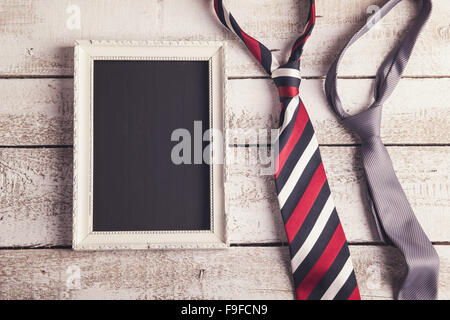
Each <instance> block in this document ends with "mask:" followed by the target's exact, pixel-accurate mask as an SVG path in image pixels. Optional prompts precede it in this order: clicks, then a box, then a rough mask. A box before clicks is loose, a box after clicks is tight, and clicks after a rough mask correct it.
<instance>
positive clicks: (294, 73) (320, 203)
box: [214, 0, 360, 300]
mask: <svg viewBox="0 0 450 320" xmlns="http://www.w3.org/2000/svg"><path fill="white" fill-rule="evenodd" d="M214 9H215V11H216V14H217V16H218V18H219V20H220V21H221V22H222V24H223V25H224V26H225V27H227V28H228V29H229V30H231V31H233V32H234V33H235V34H236V35H237V36H238V37H239V38H241V39H242V41H243V42H244V43H245V45H246V46H247V48H248V49H249V50H250V52H251V53H252V55H253V56H254V57H255V58H256V59H257V60H258V61H259V62H260V63H261V64H262V66H263V68H264V69H265V70H266V71H267V73H269V74H270V75H271V76H272V78H273V79H274V81H275V84H276V86H277V87H278V91H279V94H280V101H281V115H280V127H279V137H278V144H279V153H278V155H277V170H276V173H275V182H276V188H277V192H278V201H279V204H280V208H281V214H282V216H283V221H284V224H285V230H286V234H287V238H288V240H289V250H290V253H291V265H292V273H293V277H294V285H295V290H296V295H297V299H299V300H306V299H312V300H319V299H324V300H333V299H335V300H359V299H360V295H359V291H358V286H357V283H356V278H355V273H354V271H353V265H352V262H351V259H350V253H349V250H348V245H347V241H346V239H345V235H344V231H343V229H342V226H341V223H340V221H339V217H338V215H337V212H336V209H335V206H334V203H333V199H332V197H331V194H330V188H329V185H328V182H327V178H326V175H325V170H324V167H323V164H322V159H321V157H320V153H319V145H318V143H317V139H316V137H315V134H314V129H313V127H312V124H311V121H310V119H309V116H308V113H307V111H306V109H305V106H304V105H303V102H302V100H301V99H300V97H299V86H300V71H299V68H300V56H301V54H302V51H303V46H304V44H305V42H306V40H307V39H308V37H309V36H310V34H311V31H312V29H313V27H314V23H315V6H314V0H310V11H309V19H308V23H307V25H306V27H305V29H304V32H303V34H302V35H301V36H300V37H299V38H298V39H297V40H296V41H295V43H294V45H293V48H292V52H291V56H290V58H289V61H288V63H286V64H284V65H281V66H280V64H279V63H278V61H277V60H276V58H275V57H274V56H273V55H272V53H271V51H270V50H269V49H267V47H265V46H264V45H263V44H262V43H260V42H258V41H257V40H255V39H254V38H252V37H251V36H249V35H248V34H246V33H245V32H244V31H243V30H242V29H241V28H240V27H239V25H238V23H237V22H236V20H235V19H234V17H233V16H232V15H231V14H230V13H229V12H228V10H227V9H226V8H225V7H224V5H223V1H222V0H215V1H214Z"/></svg>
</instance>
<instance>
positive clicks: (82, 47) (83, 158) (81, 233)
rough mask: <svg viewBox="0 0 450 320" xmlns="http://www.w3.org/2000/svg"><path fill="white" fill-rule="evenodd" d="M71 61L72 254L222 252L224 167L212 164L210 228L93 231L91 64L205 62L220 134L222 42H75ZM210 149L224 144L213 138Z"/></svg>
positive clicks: (213, 115) (214, 125) (214, 120)
mask: <svg viewBox="0 0 450 320" xmlns="http://www.w3.org/2000/svg"><path fill="white" fill-rule="evenodd" d="M74 56H75V58H74V60H75V61H74V175H73V242H72V247H73V249H74V250H117V249H189V248H225V247H227V246H228V243H227V239H226V217H225V208H224V171H223V164H216V163H212V164H211V165H210V181H211V183H210V184H211V185H210V190H211V203H210V204H211V229H210V230H199V231H192V230H190V231H171V230H160V231H108V232H103V231H102V232H95V231H93V214H94V213H93V206H92V201H93V125H94V124H93V93H94V91H93V90H94V89H93V63H94V61H95V60H98V59H103V60H104V59H110V60H178V61H179V60H188V61H192V60H202V61H208V62H209V78H210V79H209V83H210V88H209V90H210V99H209V100H210V103H209V104H210V124H211V126H212V128H214V129H218V130H221V132H223V128H224V120H223V114H224V109H225V92H226V91H225V86H226V77H225V73H224V69H225V68H224V65H225V61H224V60H225V43H223V42H215V41H214V42H150V41H146V42H134V41H131V42H124V41H91V40H83V41H77V43H76V45H75V55H74ZM211 147H212V148H211V150H219V149H220V148H221V149H222V150H221V151H222V153H224V150H223V141H217V140H214V139H213V138H212V139H211Z"/></svg>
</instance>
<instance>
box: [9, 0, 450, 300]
mask: <svg viewBox="0 0 450 320" xmlns="http://www.w3.org/2000/svg"><path fill="white" fill-rule="evenodd" d="M227 2H228V6H229V8H230V10H232V11H233V13H234V15H235V16H236V17H237V18H238V20H239V21H240V22H241V24H242V26H243V28H244V29H245V30H246V31H247V32H248V33H249V34H252V35H254V36H255V37H257V38H258V39H260V40H261V41H263V42H264V43H265V44H266V45H267V46H268V47H269V48H271V49H273V50H274V52H275V54H277V55H278V56H279V57H280V58H282V57H284V54H285V53H286V52H287V50H288V47H289V45H290V44H291V43H292V41H293V40H294V39H295V38H296V35H298V33H299V32H301V30H302V29H303V21H304V20H305V17H306V7H307V5H306V4H307V1H299V0H278V1H273V0H247V1H245V2H244V1H238V0H228V1H227ZM384 2H385V0H347V1H340V0H321V1H318V2H317V27H316V29H315V30H314V34H313V36H312V37H311V39H310V41H309V42H308V45H307V46H306V49H305V53H304V58H303V60H302V67H301V71H302V75H303V76H304V77H305V79H304V80H303V82H302V84H301V92H302V96H303V99H304V101H305V104H306V107H307V109H308V111H309V112H310V116H311V118H312V121H313V123H314V126H315V128H316V131H317V133H318V138H319V142H320V144H321V152H322V156H323V159H324V164H325V168H326V171H327V174H328V177H329V181H330V186H331V189H332V191H333V197H334V199H335V202H336V206H337V209H338V212H339V214H340V217H341V220H342V223H343V226H344V229H345V231H346V234H347V237H348V240H349V242H350V243H351V246H350V250H351V252H352V259H353V262H354V264H355V268H356V274H357V278H358V282H359V285H360V289H361V292H362V295H363V298H367V299H391V298H392V296H393V290H394V288H396V286H397V284H398V282H399V280H400V279H401V275H402V270H403V262H402V259H401V257H400V256H399V254H398V252H397V251H396V250H394V249H392V248H389V247H386V246H384V245H382V244H381V243H380V241H379V238H378V236H377V234H376V232H375V229H374V224H373V220H372V217H371V216H370V213H369V211H368V210H367V203H366V201H365V199H364V177H363V173H362V168H361V165H360V159H359V154H358V148H359V146H358V144H359V141H358V139H356V138H355V137H354V136H353V135H351V134H350V133H349V132H348V131H347V130H346V129H345V128H344V127H343V126H342V125H341V124H340V123H339V122H338V121H336V119H335V117H334V116H333V114H332V113H331V112H330V110H329V108H328V106H327V104H326V101H325V98H324V95H323V91H322V90H323V89H322V87H323V81H324V76H325V74H326V71H327V69H328V67H329V65H330V63H331V62H332V61H333V59H334V58H335V57H336V54H337V53H338V51H339V49H340V48H341V47H342V46H343V45H344V42H345V41H346V40H347V39H348V38H349V37H350V36H351V35H352V34H353V33H354V32H355V31H356V30H357V29H358V27H359V26H361V25H362V24H363V23H364V21H365V20H366V19H367V17H368V13H367V12H368V8H369V7H370V6H372V5H382V4H383V3H384ZM415 3H416V2H415V1H412V0H408V1H402V3H400V4H399V5H398V7H397V8H396V9H395V10H394V11H393V12H392V13H391V14H389V15H388V16H387V17H386V19H385V20H383V22H382V24H381V25H382V27H381V26H380V27H376V28H375V29H374V30H372V31H371V32H370V33H369V34H368V35H367V36H366V37H365V38H364V39H362V41H361V42H359V43H358V44H356V45H355V46H354V47H352V48H351V49H350V51H349V53H348V55H347V56H346V57H345V58H344V60H343V63H342V67H341V74H342V77H341V79H340V80H339V91H340V92H341V96H342V98H343V101H344V105H345V107H346V108H347V109H348V110H350V111H352V112H355V111H357V110H361V109H363V108H365V107H367V105H368V104H369V103H370V101H371V91H372V86H373V77H374V75H375V72H376V69H377V66H378V65H379V63H380V61H381V59H382V58H383V56H384V55H385V54H386V53H387V52H389V50H390V48H392V47H393V45H394V44H395V41H396V40H398V39H399V37H401V35H402V34H403V31H404V30H406V29H407V28H408V26H409V24H410V23H411V18H412V17H413V16H414V15H415V8H416V6H417V5H416V4H415ZM72 4H75V5H78V6H79V7H80V9H81V29H80V30H70V29H68V28H67V27H66V21H67V18H68V17H69V15H68V14H67V13H66V9H67V7H68V6H69V5H72ZM434 7H435V8H434V11H433V14H432V18H431V20H430V22H429V24H428V25H427V27H426V28H425V29H424V32H423V35H422V36H421V38H420V39H419V41H418V44H417V47H416V50H415V51H414V54H413V57H412V58H411V61H410V63H409V65H408V67H407V70H406V73H405V77H404V79H403V80H402V81H401V82H400V84H399V87H398V88H397V90H396V91H395V93H394V95H393V96H392V97H391V99H390V100H389V101H388V102H387V103H386V105H385V108H384V114H383V125H382V136H383V140H384V142H385V143H386V144H387V145H388V150H389V152H390V155H391V157H392V159H393V162H394V167H395V169H396V172H397V174H398V176H399V179H400V181H401V183H402V185H403V187H404V189H405V192H406V194H407V196H408V198H409V200H410V201H411V205H412V206H413V208H414V210H415V213H416V215H417V217H418V219H419V220H420V222H421V224H422V226H423V227H424V229H425V231H426V232H427V234H428V235H429V237H430V239H431V240H432V241H433V243H434V244H435V245H436V248H437V250H438V253H439V255H440V257H441V277H440V298H441V299H449V298H450V246H449V244H450V232H449V231H450V221H449V219H448V217H449V216H448V214H449V209H450V170H449V169H450V164H449V161H448V158H449V153H450V135H449V131H450V130H449V129H450V113H449V112H448V110H449V109H448V108H449V106H450V92H449V90H448V89H449V84H450V64H449V63H448V57H449V55H450V41H449V40H450V25H449V24H448V19H447V17H448V16H449V14H450V2H449V1H448V0H435V1H434ZM180 20H182V21H183V23H180ZM76 39H98V40H102V39H114V40H175V41H176V40H224V41H226V42H227V43H228V55H227V62H226V72H227V75H228V79H229V82H228V101H227V109H226V115H225V118H226V120H225V121H226V123H225V125H226V128H227V129H233V132H234V134H231V135H230V136H229V141H228V144H229V146H228V147H227V154H228V156H230V155H234V159H235V160H238V162H237V163H236V161H235V162H234V163H230V164H228V165H227V167H226V186H225V187H226V211H227V215H228V234H229V238H230V241H231V244H232V247H231V248H229V249H226V250H191V251H137V252H84V253H81V252H73V251H71V250H70V244H71V226H72V218H71V206H72V174H73V172H72V128H73V121H72V118H73V105H72V101H73V93H72V91H73V79H72V78H73V53H72V48H73V43H74V41H75V40H76ZM0 45H1V48H2V50H1V51H0V128H1V130H0V298H4V299H13V298H19V299H27V298H42V299H50V298H63V299H83V298H118V299H123V298H130V299H134V298H137V299H181V298H193V299H207V298H213V299H218V298H225V299H230V298H242V299H264V298H271V299H291V298H293V289H292V284H291V280H290V276H289V272H290V270H289V261H288V252H287V247H286V246H285V245H284V244H285V241H286V239H285V235H284V232H283V229H282V224H281V218H280V214H279V208H278V205H277V202H276V197H275V192H274V184H273V179H272V178H271V177H270V176H262V175H261V174H260V169H261V166H260V165H258V163H257V155H258V152H260V151H262V150H260V148H258V145H257V144H258V143H260V142H261V141H258V140H257V139H256V137H254V136H252V134H250V130H249V129H269V128H275V127H276V126H277V123H278V114H277V109H278V102H277V99H278V98H277V94H276V90H275V87H274V85H273V84H272V82H271V80H270V79H268V77H267V76H266V75H265V74H264V73H263V70H262V69H261V68H260V67H259V66H258V65H257V64H256V63H255V62H254V61H253V60H252V58H251V57H250V56H249V54H248V52H247V51H246V49H244V48H243V46H242V44H241V43H240V42H239V41H237V39H236V38H235V37H234V36H233V35H231V34H230V33H229V32H226V31H225V30H224V29H223V28H222V27H221V25H220V24H219V23H218V22H217V19H216V18H215V16H214V14H213V10H212V3H211V1H210V0H163V1H157V0H89V1H88V0H75V1H68V0H39V1H22V0H7V1H2V2H1V3H0ZM243 260H245V261H247V262H248V263H246V264H242V263H241V262H242V261H243ZM149 261H152V263H149ZM111 265H114V266H115V268H111ZM74 270H75V272H78V271H79V274H80V282H79V283H75V285H73V283H71V282H70V277H71V275H72V274H73V272H74Z"/></svg>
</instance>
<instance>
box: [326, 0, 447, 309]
mask: <svg viewBox="0 0 450 320" xmlns="http://www.w3.org/2000/svg"><path fill="white" fill-rule="evenodd" d="M400 1H401V0H390V1H388V2H387V3H386V4H385V5H384V6H383V7H382V8H381V9H380V10H379V11H378V12H377V13H376V14H374V15H373V16H372V17H371V18H370V19H369V20H368V21H367V23H366V25H364V26H363V27H362V28H361V29H360V30H359V31H358V32H357V33H356V34H355V35H354V36H353V37H352V38H351V40H350V41H349V42H348V43H347V45H346V46H345V47H344V49H343V50H342V52H341V53H340V55H339V57H338V58H337V60H336V61H335V62H334V64H333V65H332V66H331V69H330V71H329V72H328V75H327V79H326V81H325V92H326V95H327V99H328V102H329V104H330V106H331V107H332V109H333V111H334V112H335V113H336V114H337V115H338V117H340V118H341V119H342V120H343V123H344V124H345V125H347V126H348V127H349V128H351V129H352V130H354V131H355V132H356V133H357V134H358V135H359V136H360V138H361V152H362V159H363V167H364V171H365V175H366V181H367V190H368V198H369V203H370V205H371V210H372V213H373V215H374V217H375V221H376V225H377V228H378V232H379V234H380V237H381V239H382V240H383V241H384V242H385V243H387V244H390V245H393V246H395V247H397V248H398V249H399V250H400V251H401V253H402V254H403V256H404V258H405V261H406V266H407V271H406V276H405V279H404V281H403V284H402V285H401V288H400V290H399V292H398V299H400V300H416V299H436V298H437V287H438V276H439V257H438V255H437V253H436V251H435V250H434V248H433V246H432V244H431V242H430V240H429V239H428V238H427V236H426V234H425V233H424V231H423V230H422V228H421V226H420V224H419V222H418V221H417V219H416V217H415V215H414V212H413V210H412V209H411V206H410V204H409V202H408V200H407V198H406V195H405V193H404V191H403V189H402V187H401V185H400V183H399V181H398V179H397V176H396V175H395V172H394V169H393V167H392V162H391V159H390V157H389V154H388V152H387V150H386V147H385V146H384V145H383V142H382V141H381V139H380V124H381V112H382V106H383V104H384V102H385V101H386V100H387V99H388V97H389V96H390V95H391V94H392V92H393V91H394V89H395V87H396V86H397V84H398V82H399V81H400V78H401V75H402V74H403V71H404V69H405V67H406V64H407V62H408V60H409V57H410V56H411V53H412V50H413V48H414V45H415V43H416V40H417V38H418V36H419V33H420V31H421V29H422V27H423V26H424V25H425V23H426V22H427V20H428V17H429V15H430V13H431V7H432V5H431V0H423V6H422V9H421V12H420V13H419V15H418V16H417V18H416V20H415V21H414V24H413V25H412V26H411V28H410V29H409V30H408V32H407V34H406V36H405V37H404V39H403V40H402V41H401V42H400V43H399V45H398V47H397V48H396V49H395V50H393V51H392V52H391V53H390V54H389V55H388V56H387V58H386V59H385V60H384V62H383V64H382V65H381V67H380V69H379V71H378V73H377V76H376V80H375V102H373V104H372V105H371V106H370V107H369V108H368V109H367V110H365V111H363V112H361V113H359V114H357V115H353V116H351V115H349V114H348V113H346V112H345V111H344V109H343V107H342V104H341V101H340V99H339V96H338V93H337V89H336V81H337V70H338V66H339V62H340V60H341V59H342V57H343V55H344V53H345V51H346V50H347V49H348V48H349V47H350V46H351V45H352V44H353V43H354V42H356V41H357V40H358V39H359V38H361V37H362V36H363V35H364V34H365V33H367V32H368V31H369V30H370V29H371V28H372V27H373V26H374V25H375V24H376V23H377V22H378V21H379V20H380V19H382V18H383V17H384V16H385V15H386V14H387V13H388V12H389V11H390V10H391V9H392V8H393V7H394V6H395V5H397V4H398V3H399V2H400Z"/></svg>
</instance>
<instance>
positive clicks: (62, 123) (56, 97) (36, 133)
mask: <svg viewBox="0 0 450 320" xmlns="http://www.w3.org/2000/svg"><path fill="white" fill-rule="evenodd" d="M0 97H1V99H0V127H1V128H2V130H1V131H0V145H2V146H5V145H9V146H14V145H69V144H72V142H73V139H72V137H73V80H72V79H2V80H0Z"/></svg>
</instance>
